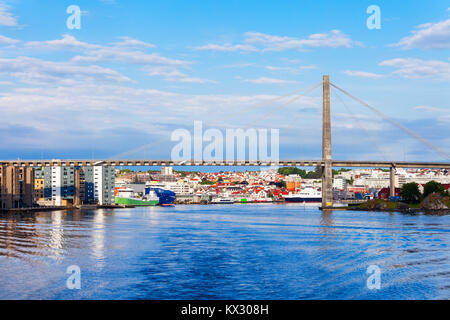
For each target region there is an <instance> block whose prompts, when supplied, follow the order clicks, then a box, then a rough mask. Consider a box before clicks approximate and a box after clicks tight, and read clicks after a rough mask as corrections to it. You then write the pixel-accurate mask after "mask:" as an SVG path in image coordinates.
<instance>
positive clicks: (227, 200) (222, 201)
mask: <svg viewBox="0 0 450 320" xmlns="http://www.w3.org/2000/svg"><path fill="white" fill-rule="evenodd" d="M234 202H235V200H234V199H233V198H229V197H218V198H214V199H212V200H211V203H213V204H232V203H234Z"/></svg>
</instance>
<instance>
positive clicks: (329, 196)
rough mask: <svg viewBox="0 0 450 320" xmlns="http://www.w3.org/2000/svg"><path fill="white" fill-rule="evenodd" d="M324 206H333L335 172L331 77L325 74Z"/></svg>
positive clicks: (323, 135)
mask: <svg viewBox="0 0 450 320" xmlns="http://www.w3.org/2000/svg"><path fill="white" fill-rule="evenodd" d="M322 160H323V162H324V167H323V171H322V208H326V207H332V206H333V172H332V167H333V163H332V159H331V119H330V77H329V76H327V75H325V76H323V119H322Z"/></svg>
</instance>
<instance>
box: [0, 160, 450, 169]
mask: <svg viewBox="0 0 450 320" xmlns="http://www.w3.org/2000/svg"><path fill="white" fill-rule="evenodd" d="M332 163H333V167H360V168H391V167H395V168H430V169H433V168H437V169H450V163H445V162H441V163H438V162H405V161H393V162H391V161H344V160H342V161H341V160H333V162H332ZM0 165H6V166H19V167H51V166H63V167H69V166H96V165H102V166H280V167H290V166H296V167H315V166H323V165H324V162H323V161H322V160H280V161H277V162H270V161H250V160H245V161H194V160H192V161H172V160H0Z"/></svg>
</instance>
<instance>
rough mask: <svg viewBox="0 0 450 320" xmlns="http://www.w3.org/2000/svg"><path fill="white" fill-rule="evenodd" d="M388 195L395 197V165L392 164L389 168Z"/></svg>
mask: <svg viewBox="0 0 450 320" xmlns="http://www.w3.org/2000/svg"><path fill="white" fill-rule="evenodd" d="M389 196H390V197H395V166H394V164H392V167H391V168H390V170H389Z"/></svg>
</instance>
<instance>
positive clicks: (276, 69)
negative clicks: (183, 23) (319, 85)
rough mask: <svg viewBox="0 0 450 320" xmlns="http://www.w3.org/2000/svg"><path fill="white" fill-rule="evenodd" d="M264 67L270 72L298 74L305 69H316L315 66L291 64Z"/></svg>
mask: <svg viewBox="0 0 450 320" xmlns="http://www.w3.org/2000/svg"><path fill="white" fill-rule="evenodd" d="M264 68H265V69H267V70H269V71H272V72H288V73H293V74H299V73H301V72H303V71H305V70H312V69H317V67H316V66H293V67H279V66H265V67H264Z"/></svg>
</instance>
